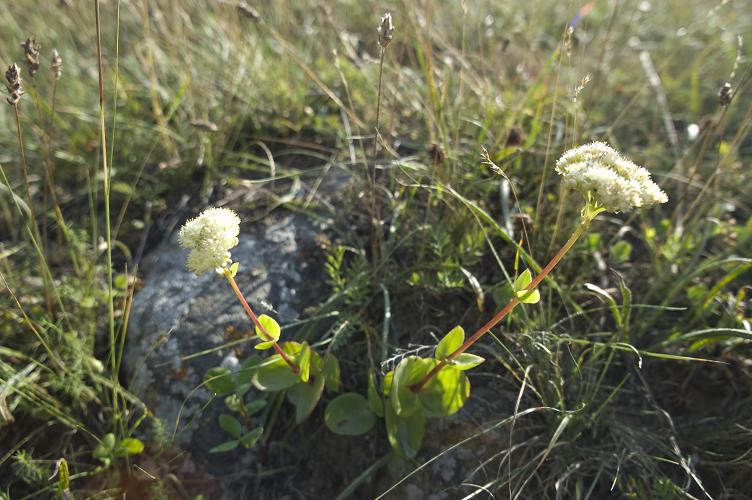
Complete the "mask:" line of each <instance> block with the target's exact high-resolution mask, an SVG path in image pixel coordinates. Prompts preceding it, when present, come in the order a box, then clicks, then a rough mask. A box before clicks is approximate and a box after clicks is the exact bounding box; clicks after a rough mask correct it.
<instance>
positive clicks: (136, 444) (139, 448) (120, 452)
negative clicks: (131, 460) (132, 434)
mask: <svg viewBox="0 0 752 500" xmlns="http://www.w3.org/2000/svg"><path fill="white" fill-rule="evenodd" d="M143 451H144V443H142V442H141V440H140V439H136V438H125V439H122V440H121V441H120V442H119V443H118V445H117V449H116V450H115V455H116V456H118V457H125V456H127V455H138V454H139V453H141V452H143Z"/></svg>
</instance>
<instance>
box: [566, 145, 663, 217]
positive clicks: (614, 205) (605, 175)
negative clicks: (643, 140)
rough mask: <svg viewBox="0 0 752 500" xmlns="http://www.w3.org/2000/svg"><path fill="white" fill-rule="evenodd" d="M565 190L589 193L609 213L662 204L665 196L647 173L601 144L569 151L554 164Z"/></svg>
mask: <svg viewBox="0 0 752 500" xmlns="http://www.w3.org/2000/svg"><path fill="white" fill-rule="evenodd" d="M556 171H557V172H558V173H559V174H561V176H562V182H563V183H564V185H565V186H568V187H571V188H574V189H576V190H578V191H580V192H582V193H583V194H585V195H587V194H588V193H590V195H591V196H593V198H594V200H595V202H596V203H597V205H598V206H600V207H602V208H603V209H605V210H607V211H609V212H623V211H626V210H630V209H632V208H638V207H647V206H650V205H654V204H656V203H666V202H667V201H668V196H666V193H664V192H663V191H662V190H661V188H659V187H658V185H657V184H656V183H655V182H653V181H652V180H651V179H650V172H648V171H647V170H646V169H644V168H642V167H640V166H637V165H635V164H634V163H632V162H631V161H629V160H627V159H626V158H624V157H622V156H621V155H620V154H619V153H618V152H617V151H616V150H615V149H613V148H612V147H611V146H609V145H608V144H606V143H604V142H593V143H590V144H585V145H583V146H579V147H576V148H574V149H570V150H569V151H567V152H566V153H564V154H563V155H562V157H561V158H559V160H558V161H557V162H556Z"/></svg>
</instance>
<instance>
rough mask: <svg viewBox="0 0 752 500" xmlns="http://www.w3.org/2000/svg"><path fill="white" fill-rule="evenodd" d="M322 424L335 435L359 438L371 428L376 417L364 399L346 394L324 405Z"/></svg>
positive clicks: (357, 395) (354, 394)
mask: <svg viewBox="0 0 752 500" xmlns="http://www.w3.org/2000/svg"><path fill="white" fill-rule="evenodd" d="M324 423H326V426H327V427H328V428H329V430H330V431H332V432H333V433H335V434H341V435H343V436H359V435H361V434H365V433H366V432H368V431H370V430H371V429H372V428H373V426H374V424H375V423H376V416H375V415H374V414H373V413H372V412H371V409H370V408H369V406H368V400H367V399H366V398H364V397H363V396H361V395H360V394H357V393H354V392H347V393H345V394H342V395H340V396H337V397H336V398H335V399H333V400H332V401H330V402H329V404H328V405H326V412H325V413H324Z"/></svg>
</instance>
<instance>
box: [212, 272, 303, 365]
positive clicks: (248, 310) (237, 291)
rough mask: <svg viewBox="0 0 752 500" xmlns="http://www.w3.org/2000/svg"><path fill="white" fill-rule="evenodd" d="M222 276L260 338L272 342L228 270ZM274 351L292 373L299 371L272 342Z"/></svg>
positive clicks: (276, 344) (275, 343)
mask: <svg viewBox="0 0 752 500" xmlns="http://www.w3.org/2000/svg"><path fill="white" fill-rule="evenodd" d="M222 271H223V274H224V276H225V278H227V281H228V282H229V283H230V286H231V287H232V291H233V292H235V296H236V297H237V298H238V300H239V301H240V304H241V305H242V306H243V309H245V312H246V313H248V317H249V318H251V321H253V324H254V325H256V328H258V329H259V331H260V332H261V337H263V339H264V340H266V341H269V340H274V339H273V338H272V336H271V335H269V332H267V331H266V328H264V325H262V324H261V322H260V321H259V319H258V316H256V314H254V312H253V310H252V309H251V306H250V305H249V304H248V301H247V300H245V297H244V296H243V292H241V291H240V288H239V287H238V283H237V281H235V277H234V276H233V275H232V273H231V272H230V270H229V269H228V268H226V267H225V268H223V269H222ZM274 350H275V351H277V354H279V356H280V357H281V358H282V359H283V360H284V361H285V363H287V364H288V365H290V368H291V369H292V371H293V372H295V373H298V372H299V371H300V369H299V368H298V365H296V364H295V363H294V362H293V360H291V359H290V357H289V356H288V355H287V353H285V351H283V350H282V348H281V347H280V346H279V344H278V343H277V342H274Z"/></svg>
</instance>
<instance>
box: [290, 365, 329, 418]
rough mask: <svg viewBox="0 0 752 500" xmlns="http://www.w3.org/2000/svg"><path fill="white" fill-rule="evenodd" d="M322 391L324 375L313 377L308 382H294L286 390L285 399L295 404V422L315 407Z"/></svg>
mask: <svg viewBox="0 0 752 500" xmlns="http://www.w3.org/2000/svg"><path fill="white" fill-rule="evenodd" d="M323 392H324V377H321V376H319V377H314V378H313V379H312V380H310V381H308V382H300V383H297V384H295V385H294V386H292V387H291V388H290V390H288V391H287V399H288V401H290V403H292V404H293V405H294V406H295V422H296V423H298V424H299V423H301V422H302V421H303V420H305V419H306V418H308V416H309V415H310V414H311V413H312V412H313V409H314V408H316V404H317V403H318V402H319V399H321V394H322V393H323Z"/></svg>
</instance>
